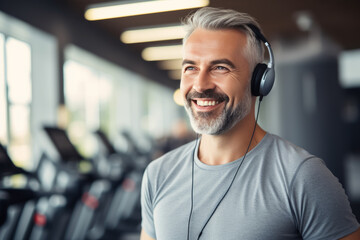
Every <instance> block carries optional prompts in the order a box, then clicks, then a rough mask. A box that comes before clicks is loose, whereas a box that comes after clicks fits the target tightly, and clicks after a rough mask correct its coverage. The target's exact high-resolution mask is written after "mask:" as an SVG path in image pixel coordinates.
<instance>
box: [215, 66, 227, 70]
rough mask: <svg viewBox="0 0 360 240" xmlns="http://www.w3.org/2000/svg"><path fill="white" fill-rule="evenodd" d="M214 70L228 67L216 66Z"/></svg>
mask: <svg viewBox="0 0 360 240" xmlns="http://www.w3.org/2000/svg"><path fill="white" fill-rule="evenodd" d="M215 70H228V69H227V68H226V67H224V66H216V67H215Z"/></svg>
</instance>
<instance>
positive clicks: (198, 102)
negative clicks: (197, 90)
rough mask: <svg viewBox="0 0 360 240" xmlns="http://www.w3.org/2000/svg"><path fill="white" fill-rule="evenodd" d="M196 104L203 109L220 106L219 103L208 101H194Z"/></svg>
mask: <svg viewBox="0 0 360 240" xmlns="http://www.w3.org/2000/svg"><path fill="white" fill-rule="evenodd" d="M194 102H195V103H196V104H197V105H199V106H201V107H207V106H215V105H217V104H219V101H208V100H194Z"/></svg>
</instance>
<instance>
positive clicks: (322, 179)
mask: <svg viewBox="0 0 360 240" xmlns="http://www.w3.org/2000/svg"><path fill="white" fill-rule="evenodd" d="M289 195H290V202H291V206H292V210H293V214H294V218H295V219H296V224H297V227H298V230H299V232H300V234H301V235H302V237H303V239H317V240H320V239H339V238H341V237H344V236H346V235H348V234H350V233H352V232H354V231H355V230H356V229H357V228H359V223H358V222H357V220H356V218H355V216H354V214H353V213H352V210H351V207H350V203H349V200H348V198H347V196H346V194H345V191H344V189H343V187H342V185H341V184H340V182H339V181H338V179H337V178H336V177H335V176H334V175H333V174H332V173H331V172H330V170H329V169H328V168H327V167H326V166H325V164H324V162H323V161H322V160H321V159H318V158H315V157H313V158H309V159H307V160H304V161H303V162H302V164H301V165H300V166H299V167H298V169H297V171H296V173H295V175H294V177H293V179H292V182H291V184H290V186H289Z"/></svg>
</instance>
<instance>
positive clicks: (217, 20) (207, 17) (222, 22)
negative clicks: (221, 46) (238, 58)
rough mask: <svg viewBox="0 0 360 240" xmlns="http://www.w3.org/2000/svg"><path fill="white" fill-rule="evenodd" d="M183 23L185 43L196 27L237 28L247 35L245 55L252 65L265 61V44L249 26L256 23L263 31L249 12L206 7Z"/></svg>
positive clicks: (208, 28) (213, 28)
mask: <svg viewBox="0 0 360 240" xmlns="http://www.w3.org/2000/svg"><path fill="white" fill-rule="evenodd" d="M182 23H183V24H184V25H185V27H186V35H185V37H184V39H183V43H185V42H186V40H187V39H188V38H189V36H190V35H191V33H192V32H193V31H194V30H195V29H196V28H202V29H207V30H221V29H235V30H238V31H240V32H242V33H244V34H245V35H246V37H247V45H246V48H245V49H244V55H245V57H247V59H248V60H249V63H250V67H252V68H254V67H255V65H256V64H257V63H262V62H263V61H264V45H263V44H262V43H261V42H260V41H259V39H257V37H256V35H255V33H254V32H253V31H252V30H251V29H250V27H249V25H254V26H256V27H257V28H258V29H259V31H261V30H260V26H259V24H258V23H257V21H256V20H255V19H254V18H253V17H251V16H250V15H249V14H247V13H241V12H237V11H235V10H231V9H219V8H213V7H204V8H201V9H199V10H197V11H196V12H195V13H193V14H191V15H189V16H188V17H186V18H185V19H183V21H182Z"/></svg>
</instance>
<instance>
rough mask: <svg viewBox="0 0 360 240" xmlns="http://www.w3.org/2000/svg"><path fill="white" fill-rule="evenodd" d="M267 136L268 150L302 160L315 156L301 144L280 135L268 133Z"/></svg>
mask: <svg viewBox="0 0 360 240" xmlns="http://www.w3.org/2000/svg"><path fill="white" fill-rule="evenodd" d="M267 137H268V141H267V145H268V146H267V148H268V150H269V151H273V152H276V153H277V154H279V155H280V156H282V157H285V158H288V157H292V158H295V159H297V160H300V161H301V160H305V159H306V158H309V157H315V156H314V155H312V154H311V153H309V152H308V151H307V150H305V149H304V148H302V147H301V146H298V145H296V144H294V143H293V142H290V141H289V140H286V139H284V138H282V137H280V136H278V135H275V134H270V133H268V134H267Z"/></svg>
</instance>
